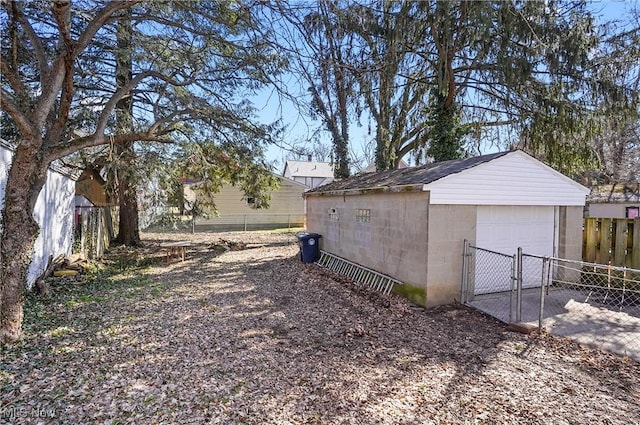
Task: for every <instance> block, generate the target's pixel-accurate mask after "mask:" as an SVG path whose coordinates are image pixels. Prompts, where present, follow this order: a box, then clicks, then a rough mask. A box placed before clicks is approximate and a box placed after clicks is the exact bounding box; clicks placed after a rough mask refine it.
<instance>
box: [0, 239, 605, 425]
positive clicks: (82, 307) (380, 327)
mask: <svg viewBox="0 0 640 425" xmlns="http://www.w3.org/2000/svg"><path fill="white" fill-rule="evenodd" d="M192 248H193V249H191V250H190V251H189V255H188V258H187V261H185V262H179V261H176V262H171V263H169V264H167V263H164V262H163V261H160V262H157V261H156V262H155V263H153V264H152V265H153V267H147V265H148V264H147V263H146V262H145V261H146V260H136V261H137V262H136V264H138V265H140V267H138V268H135V269H133V270H129V269H125V271H126V273H123V272H118V273H116V272H114V274H113V276H110V277H111V278H113V279H114V280H113V281H111V284H112V285H113V286H111V287H109V288H108V290H105V291H104V292H102V293H100V292H99V288H94V289H95V292H87V293H86V294H85V295H88V296H95V297H103V298H104V299H99V300H98V299H90V298H89V299H86V298H85V299H84V301H82V300H80V301H82V302H80V303H78V304H77V305H65V303H64V302H61V303H58V304H52V305H50V306H45V307H51V308H49V309H46V308H45V309H44V310H45V311H44V312H43V314H46V315H48V317H49V318H48V319H47V320H51V321H52V323H53V320H54V319H53V318H54V317H55V318H56V319H55V320H60V321H61V322H64V321H67V323H69V324H70V325H68V328H69V329H68V330H61V331H59V333H58V334H57V335H53V332H54V331H55V330H56V329H60V327H61V326H60V324H59V323H58V322H56V323H55V327H53V326H52V327H51V328H49V329H47V330H43V332H41V333H40V334H39V335H37V338H40V339H37V338H36V337H35V336H34V338H32V339H31V340H28V341H25V344H24V345H23V346H22V347H21V348H19V349H17V350H16V351H14V352H13V353H10V355H9V356H8V357H7V366H8V370H9V371H10V372H9V374H10V375H11V378H8V379H6V381H7V382H8V383H6V384H4V385H3V390H2V392H3V399H7V400H14V401H12V403H14V404H12V405H15V406H28V405H31V404H33V403H37V402H41V403H48V404H47V405H48V406H49V407H53V408H55V409H56V411H58V412H60V415H59V416H58V417H56V418H55V419H56V420H62V421H63V422H70V423H71V422H84V423H88V422H104V421H107V420H111V421H115V420H117V421H119V422H122V423H133V422H135V421H136V420H137V419H136V418H146V419H148V420H149V419H155V420H157V421H160V422H162V421H164V422H171V423H184V422H187V421H190V422H192V423H207V422H214V423H215V422H216V421H217V422H220V423H256V424H258V423H260V424H262V423H284V422H286V421H289V422H294V423H304V422H307V423H327V424H334V423H394V424H395V423H428V421H429V420H431V421H434V423H437V422H436V421H440V422H442V423H465V421H469V420H480V421H485V422H495V423H499V422H505V421H507V422H508V421H509V420H512V421H514V420H517V419H518V418H519V417H520V418H525V419H529V420H530V422H532V423H538V422H540V420H539V419H536V417H535V415H534V414H535V413H536V405H535V404H534V405H533V407H531V406H532V403H530V402H529V400H530V397H531V396H532V394H531V393H527V392H526V389H527V388H529V389H531V391H533V392H534V395H535V392H539V391H542V390H543V389H544V385H545V382H544V380H545V379H553V378H554V377H555V379H559V376H558V375H557V374H556V375H554V374H553V369H554V367H555V366H557V364H548V363H545V362H549V359H548V358H545V353H544V351H541V349H540V347H542V346H544V341H542V343H540V341H538V340H530V339H528V338H526V337H524V336H521V335H515V334H512V333H509V332H507V331H506V330H505V327H504V326H503V325H501V324H500V323H498V322H496V321H495V320H493V319H491V318H489V317H487V316H484V315H482V314H479V313H476V312H474V311H470V310H467V309H466V308H458V307H457V306H446V307H442V308H439V309H435V310H423V309H419V308H414V307H412V306H411V305H409V304H408V303H406V302H405V301H404V300H402V299H399V298H397V297H395V296H383V295H380V294H379V293H376V292H373V291H370V290H368V289H366V288H361V287H358V286H355V285H351V284H349V283H348V282H339V281H337V280H335V279H333V278H332V277H331V276H330V275H328V274H327V273H324V272H323V271H322V270H321V269H319V268H318V267H316V266H315V265H305V264H302V263H301V262H300V261H299V258H298V256H297V254H296V249H295V245H294V246H292V248H291V249H284V250H283V251H282V252H279V253H278V254H277V255H274V253H273V252H270V250H272V249H273V247H269V246H264V247H259V248H256V249H250V250H245V251H241V252H224V253H221V252H216V251H214V250H209V249H207V245H206V243H202V244H200V243H198V244H195V245H194V246H193V247H192ZM149 255H150V256H153V255H157V253H154V252H153V251H149ZM158 258H161V257H158ZM118 279H119V280H118ZM105 288H106V286H105V287H104V288H103V289H105ZM76 295H77V294H76ZM73 299H77V297H76V298H73ZM527 344H529V345H528V346H527ZM519 345H521V347H519ZM554 361H555V360H554ZM541 368H544V369H542V370H549V369H551V370H550V371H549V372H548V373H549V375H548V376H546V375H545V376H540V377H537V378H532V377H531V373H534V371H535V372H537V371H538V370H540V369H541ZM502 372H504V373H508V374H510V375H509V376H510V377H512V378H513V379H511V378H506V379H505V378H502V377H500V376H499V374H500V373H502ZM591 376H595V379H598V381H599V382H598V385H602V386H603V387H605V389H607V390H612V389H613V385H615V384H614V383H612V381H611V380H610V379H607V378H606V377H605V376H604V375H601V376H599V375H591ZM573 378H574V379H575V377H573ZM527 379H528V380H530V382H524V381H525V380H527ZM536 379H538V380H539V381H540V382H538V383H537V382H536ZM518 391H520V392H518ZM543 394H544V395H546V396H549V392H548V391H547V392H545V393H543ZM569 395H570V394H569ZM5 396H6V398H5ZM556 396H557V395H556ZM509 398H511V400H509ZM557 398H558V399H559V400H562V401H563V402H568V403H569V405H571V401H570V400H569V401H567V400H566V397H565V398H563V397H561V396H558V397H557ZM510 401H512V402H515V405H513V404H511V405H510V404H509V402H510ZM580 402H581V400H578V403H580ZM30 403H31V404H30ZM483 403H484V404H483ZM487 403H489V404H490V403H493V404H494V405H493V406H491V405H489V406H487ZM547 403H550V402H549V401H547ZM574 404H575V403H574ZM86 406H90V408H87V407H86ZM483 406H484V407H483ZM504 406H511V410H510V411H507V410H505V409H506V408H505V407H504ZM544 406H545V405H544V404H542V405H538V407H537V409H538V411H539V410H540V409H543V408H544ZM483 409H484V410H483ZM482 415H485V416H482ZM501 415H502V416H501ZM576 417H578V418H579V413H578V414H576ZM505 418H506V419H505ZM509 418H510V419H509ZM565 419H567V420H568V419H570V417H565ZM536 421H537V422H536ZM23 423H28V421H26V420H25V421H24V422H23ZM52 423H53V421H52Z"/></svg>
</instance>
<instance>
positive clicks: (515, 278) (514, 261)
mask: <svg viewBox="0 0 640 425" xmlns="http://www.w3.org/2000/svg"><path fill="white" fill-rule="evenodd" d="M517 273H518V256H517V255H516V254H514V255H513V257H511V286H510V288H509V322H513V317H514V316H515V312H514V311H513V309H514V305H513V295H514V294H515V292H516V291H515V289H516V286H517V284H518V276H517Z"/></svg>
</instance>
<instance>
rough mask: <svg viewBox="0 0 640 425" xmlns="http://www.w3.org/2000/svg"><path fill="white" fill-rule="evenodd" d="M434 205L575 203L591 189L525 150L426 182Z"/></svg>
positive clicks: (581, 202) (578, 203) (579, 202)
mask: <svg viewBox="0 0 640 425" xmlns="http://www.w3.org/2000/svg"><path fill="white" fill-rule="evenodd" d="M424 190H429V191H431V204H432V205H438V204H440V205H540V206H543V205H548V206H552V205H567V206H569V205H575V206H583V205H584V203H585V197H586V195H587V194H588V193H589V189H587V188H586V187H584V186H582V185H580V184H578V183H576V182H574V181H572V180H570V179H569V178H567V177H565V176H563V175H562V174H560V173H558V172H557V171H555V170H554V169H552V168H551V167H548V166H546V165H545V164H543V163H541V162H540V161H537V160H535V159H533V158H532V157H530V156H528V155H527V154H525V153H523V152H521V151H514V152H510V153H508V154H507V155H504V156H502V157H499V158H496V159H494V160H492V161H489V162H486V163H484V164H480V165H477V166H475V167H473V168H471V169H468V170H465V171H464V172H461V173H457V174H451V175H449V176H446V177H444V178H442V179H440V180H436V181H435V182H433V183H429V184H427V185H425V187H424Z"/></svg>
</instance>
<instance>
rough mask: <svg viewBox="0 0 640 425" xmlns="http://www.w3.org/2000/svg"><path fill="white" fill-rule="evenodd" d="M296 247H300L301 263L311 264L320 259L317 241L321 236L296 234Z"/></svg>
mask: <svg viewBox="0 0 640 425" xmlns="http://www.w3.org/2000/svg"><path fill="white" fill-rule="evenodd" d="M296 236H297V237H298V245H300V260H301V261H302V262H303V263H313V262H314V261H317V260H318V258H320V245H319V241H320V238H321V237H322V235H319V234H317V233H298V234H297V235H296Z"/></svg>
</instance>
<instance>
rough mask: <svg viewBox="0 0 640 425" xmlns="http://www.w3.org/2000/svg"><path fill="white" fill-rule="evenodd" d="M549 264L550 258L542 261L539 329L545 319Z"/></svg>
mask: <svg viewBox="0 0 640 425" xmlns="http://www.w3.org/2000/svg"><path fill="white" fill-rule="evenodd" d="M548 264H549V257H544V258H543V259H542V279H541V281H540V312H539V314H538V329H542V321H543V319H544V284H545V275H546V273H545V271H546V268H547V266H548Z"/></svg>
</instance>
